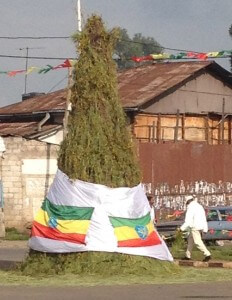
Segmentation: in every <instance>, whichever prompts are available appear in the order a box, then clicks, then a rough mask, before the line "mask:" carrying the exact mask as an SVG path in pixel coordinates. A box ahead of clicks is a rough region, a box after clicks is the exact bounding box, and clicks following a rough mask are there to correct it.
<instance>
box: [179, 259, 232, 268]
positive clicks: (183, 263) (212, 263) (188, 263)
mask: <svg viewBox="0 0 232 300" xmlns="http://www.w3.org/2000/svg"><path fill="white" fill-rule="evenodd" d="M174 263H175V264H177V265H179V266H182V267H195V268H225V269H232V262H224V261H210V262H203V261H192V260H188V261H185V260H175V261H174Z"/></svg>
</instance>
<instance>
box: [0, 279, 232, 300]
mask: <svg viewBox="0 0 232 300" xmlns="http://www.w3.org/2000/svg"><path fill="white" fill-rule="evenodd" d="M0 299H1V300H5V299H6V300H15V299H17V300H37V299H38V300H47V299H48V300H74V299H75V300H77V299H81V300H175V299H189V300H190V299H193V300H194V299H197V300H199V299H204V300H205V299H213V300H214V299H232V284H231V282H228V283H227V282H224V283H205V284H203V283H202V284H198V283H197V284H172V285H132V286H98V287H57V288H55V287H22V286H21V287H12V286H11V287H6V286H0Z"/></svg>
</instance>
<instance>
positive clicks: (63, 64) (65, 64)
mask: <svg viewBox="0 0 232 300" xmlns="http://www.w3.org/2000/svg"><path fill="white" fill-rule="evenodd" d="M70 67H72V65H71V63H70V61H69V59H66V60H65V61H64V62H63V63H62V64H60V65H58V66H56V67H54V68H52V69H53V70H57V69H61V68H70Z"/></svg>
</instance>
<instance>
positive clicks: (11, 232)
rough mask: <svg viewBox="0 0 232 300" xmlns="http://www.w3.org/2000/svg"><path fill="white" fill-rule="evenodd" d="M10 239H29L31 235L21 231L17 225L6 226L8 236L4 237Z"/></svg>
mask: <svg viewBox="0 0 232 300" xmlns="http://www.w3.org/2000/svg"><path fill="white" fill-rule="evenodd" d="M4 239H5V240H8V241H18V240H23V241H24V240H28V239H29V235H28V234H26V233H22V232H19V231H18V230H17V229H16V228H15V227H10V228H6V236H5V238H4Z"/></svg>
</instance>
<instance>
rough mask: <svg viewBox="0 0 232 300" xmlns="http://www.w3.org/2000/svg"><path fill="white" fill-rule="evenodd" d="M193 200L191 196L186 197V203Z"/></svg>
mask: <svg viewBox="0 0 232 300" xmlns="http://www.w3.org/2000/svg"><path fill="white" fill-rule="evenodd" d="M193 199H194V197H193V196H187V197H186V201H189V200H193Z"/></svg>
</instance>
